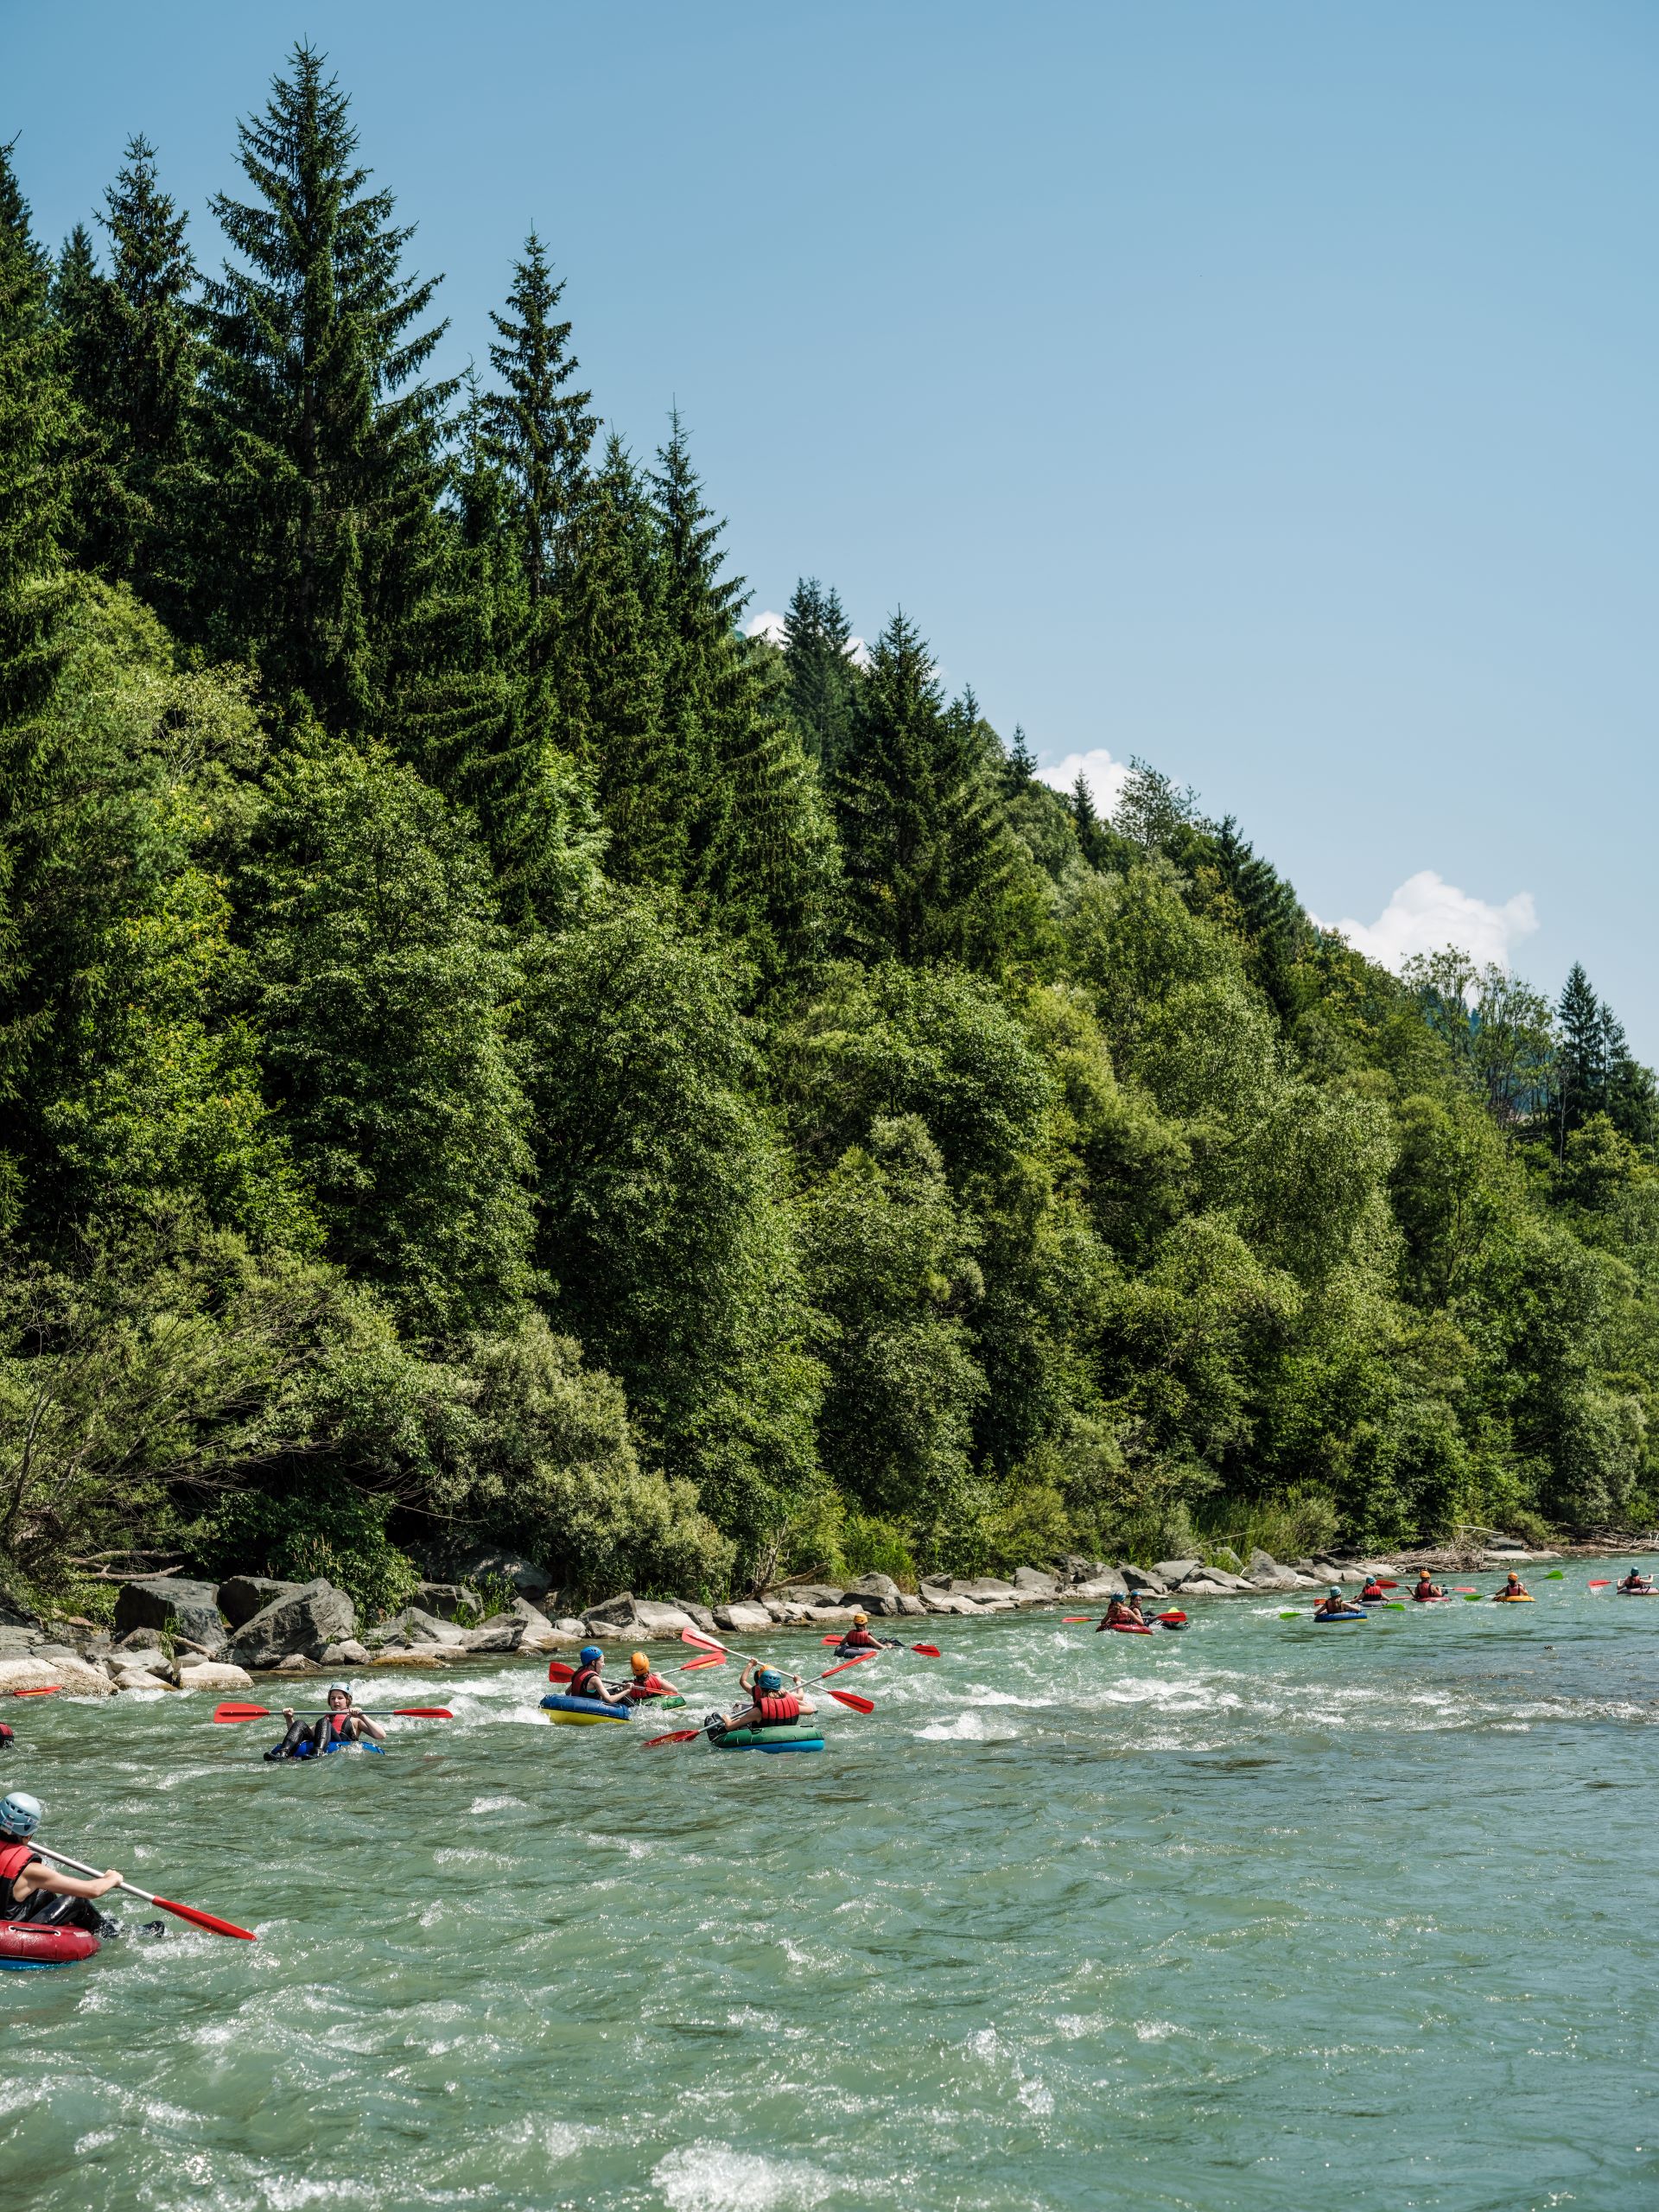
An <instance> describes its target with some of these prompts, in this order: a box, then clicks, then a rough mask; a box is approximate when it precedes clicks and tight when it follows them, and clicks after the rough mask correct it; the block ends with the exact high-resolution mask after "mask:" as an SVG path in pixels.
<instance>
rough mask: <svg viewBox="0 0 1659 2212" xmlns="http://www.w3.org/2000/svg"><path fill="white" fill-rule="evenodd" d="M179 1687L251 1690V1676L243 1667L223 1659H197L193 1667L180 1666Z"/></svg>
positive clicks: (186, 1688) (188, 1688)
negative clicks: (235, 1665)
mask: <svg viewBox="0 0 1659 2212" xmlns="http://www.w3.org/2000/svg"><path fill="white" fill-rule="evenodd" d="M179 1688H181V1690H217V1691H223V1690H251V1688H253V1676H252V1675H250V1674H249V1673H248V1672H247V1671H246V1669H244V1668H241V1667H232V1665H231V1664H230V1663H229V1662H228V1661H226V1660H223V1659H202V1660H199V1661H198V1662H197V1663H196V1664H195V1665H194V1667H181V1668H180V1669H179Z"/></svg>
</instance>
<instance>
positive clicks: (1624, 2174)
mask: <svg viewBox="0 0 1659 2212" xmlns="http://www.w3.org/2000/svg"><path fill="white" fill-rule="evenodd" d="M1585 1579H1586V1578H1585V1575H1584V1574H1583V1573H1581V1572H1580V1570H1579V1569H1578V1568H1576V1567H1575V1568H1574V1570H1573V1575H1572V1579H1571V1580H1568V1581H1567V1582H1564V1583H1560V1584H1554V1585H1543V1586H1541V1588H1540V1602H1539V1603H1538V1604H1537V1605H1535V1606H1533V1607H1530V1608H1526V1609H1524V1611H1523V1617H1522V1618H1516V1613H1515V1612H1511V1611H1507V1610H1506V1609H1503V1608H1497V1609H1491V1608H1483V1607H1477V1606H1467V1607H1462V1606H1459V1607H1456V1608H1452V1607H1447V1608H1446V1609H1444V1610H1443V1611H1442V1610H1438V1609H1437V1610H1435V1611H1432V1612H1423V1613H1416V1612H1414V1613H1408V1614H1389V1615H1381V1616H1378V1617H1377V1618H1376V1619H1374V1620H1373V1621H1372V1622H1371V1623H1370V1624H1369V1625H1368V1627H1367V1629H1366V1631H1365V1634H1364V1636H1363V1637H1361V1636H1360V1635H1359V1633H1358V1631H1357V1630H1351V1631H1348V1632H1346V1633H1344V1635H1342V1636H1340V1637H1337V1636H1332V1635H1329V1634H1325V1635H1321V1634H1320V1632H1319V1631H1318V1630H1313V1628H1312V1627H1311V1626H1310V1625H1309V1624H1307V1623H1306V1621H1303V1620H1297V1621H1294V1622H1281V1621H1280V1620H1279V1619H1278V1618H1277V1612H1278V1608H1277V1607H1276V1606H1275V1607H1271V1608H1268V1607H1260V1606H1256V1605H1251V1604H1249V1603H1243V1604H1240V1605H1234V1606H1224V1605H1217V1606H1215V1607H1213V1608H1211V1609H1209V1610H1207V1611H1202V1612H1199V1611H1197V1610H1196V1609H1195V1617H1194V1622H1193V1625H1192V1629H1191V1630H1189V1631H1188V1632H1187V1633H1186V1634H1185V1636H1184V1637H1160V1638H1155V1639H1151V1638H1149V1639H1141V1638H1138V1637H1136V1638H1128V1637H1095V1636H1093V1635H1092V1633H1091V1632H1090V1630H1089V1629H1087V1628H1078V1629H1072V1630H1065V1629H1062V1628H1060V1627H1059V1626H1058V1624H1056V1622H1055V1620H1054V1618H1053V1616H1052V1615H1046V1616H1039V1617H1035V1618H1025V1619H1007V1620H996V1621H985V1622H970V1623H961V1622H956V1621H952V1622H949V1623H946V1624H942V1625H941V1626H940V1627H939V1629H938V1630H937V1631H936V1632H935V1635H936V1640H937V1641H938V1642H940V1643H942V1644H944V1647H945V1656H944V1658H943V1659H941V1660H938V1661H935V1662H928V1661H924V1660H921V1659H918V1658H916V1657H913V1656H911V1655H909V1654H907V1653H906V1654H891V1655H888V1656H884V1657H883V1658H882V1659H880V1660H878V1661H875V1662H872V1663H870V1664H868V1665H867V1666H866V1667H864V1668H862V1669H861V1670H860V1673H859V1677H858V1682H859V1688H860V1689H861V1691H862V1692H863V1693H865V1694H869V1695H871V1696H873V1697H874V1699H875V1701H876V1707H877V1710H876V1713H875V1715H874V1718H871V1719H861V1718H859V1717H856V1716H855V1715H854V1714H852V1713H848V1712H846V1711H845V1710H843V1709H842V1708H840V1707H830V1708H829V1715H828V1719H827V1726H826V1734H827V1736H828V1738H829V1749H828V1750H827V1751H826V1752H825V1753H823V1755H822V1756H821V1757H820V1756H812V1757H807V1758H783V1759H767V1758H753V1757H738V1756H732V1755H723V1754H715V1753H713V1752H710V1751H709V1750H708V1749H707V1747H706V1746H705V1745H702V1744H697V1745H690V1746H680V1747H669V1748H666V1749H664V1750H661V1751H643V1750H642V1749H641V1745H640V1738H641V1736H642V1735H643V1733H644V1731H643V1730H640V1729H639V1728H637V1727H636V1728H631V1729H630V1730H629V1731H628V1732H626V1734H625V1733H624V1732H623V1731H621V1730H620V1729H619V1730H616V1731H601V1730H591V1731H590V1730H575V1729H572V1730H564V1729H551V1728H549V1727H548V1726H546V1724H545V1722H544V1720H543V1718H542V1716H541V1715H540V1714H539V1713H538V1712H537V1709H536V1700H537V1698H538V1697H539V1695H540V1694H541V1690H542V1688H543V1687H544V1685H543V1682H542V1681H541V1679H540V1676H541V1669H539V1667H532V1666H531V1664H530V1663H529V1662H521V1663H518V1664H508V1665H505V1666H501V1667H498V1668H495V1669H493V1670H490V1669H485V1668H484V1667H482V1666H480V1668H479V1669H477V1670H476V1671H475V1672H473V1673H467V1674H461V1673H449V1674H446V1675H442V1676H439V1675H434V1676H431V1677H428V1678H420V1677H415V1678H401V1677H400V1679H399V1681H398V1682H397V1696H398V1697H399V1699H400V1700H403V1701H405V1702H409V1703H423V1702H428V1701H432V1702H437V1701H442V1702H444V1703H446V1704H448V1705H450V1706H451V1707H453V1708H454V1712H455V1714H456V1718H455V1719H454V1722H453V1723H451V1724H448V1725H447V1726H446V1725H434V1726H420V1725H418V1724H409V1725H407V1726H404V1725H403V1724H394V1726H395V1727H396V1728H397V1733H396V1735H395V1738H394V1742H393V1748H392V1750H391V1752H390V1753H389V1754H388V1756H387V1757H386V1758H383V1759H371V1758H353V1759H342V1760H339V1761H331V1762H328V1763H327V1764H323V1765H321V1766H318V1767H315V1768H312V1767H301V1768H297V1769H277V1768H267V1767H265V1766H264V1765H263V1764H261V1763H260V1761H259V1758H258V1752H259V1751H261V1750H262V1749H263V1748H264V1744H265V1743H266V1742H267V1741H269V1740H270V1738H269V1734H268V1733H266V1732H263V1731H262V1726H260V1725H256V1726H255V1727H254V1728H252V1729H251V1730H247V1729H230V1728H226V1729H219V1728H214V1727H213V1726H211V1724H210V1723H209V1722H208V1719H207V1714H208V1712H209V1710H210V1708H209V1707H208V1704H207V1701H206V1700H186V1699H182V1698H159V1697H158V1698H155V1699H143V1700H122V1701H120V1702H119V1703H118V1704H117V1705H114V1706H103V1707H91V1706H76V1705H73V1704H71V1703H67V1702H54V1704H53V1706H52V1707H50V1708H49V1709H47V1710H41V1709H39V1708H38V1707H35V1706H33V1705H31V1706H30V1707H27V1708H20V1711H21V1712H22V1722H21V1725H22V1732H23V1737H24V1742H23V1745H22V1748H21V1749H20V1750H19V1751H17V1752H16V1753H15V1754H14V1755H13V1757H12V1758H11V1759H10V1761H9V1762H8V1766H7V1779H8V1781H9V1782H10V1784H11V1786H14V1787H16V1786H24V1787H28V1788H30V1789H34V1790H35V1792H36V1793H37V1794H38V1795H39V1796H41V1797H43V1798H45V1799H46V1800H47V1801H48V1806H49V1808H50V1815H51V1833H53V1834H55V1835H56V1836H58V1837H60V1838H62V1839H64V1840H66V1842H67V1843H69V1847H71V1848H73V1847H74V1845H73V1842H69V1840H70V1839H74V1840H78V1841H79V1842H80V1843H83V1844H85V1846H86V1852H85V1853H83V1854H82V1855H91V1856H93V1857H97V1858H99V1859H106V1860H111V1861H113V1862H115V1863H118V1864H120V1865H121V1866H124V1869H125V1870H126V1871H127V1872H130V1873H131V1874H132V1875H133V1876H134V1878H136V1879H137V1880H138V1881H139V1882H141V1883H142V1884H143V1885H144V1886H145V1887H147V1888H148V1887H151V1886H154V1887H156V1888H159V1889H161V1890H162V1891H164V1892H165V1893H167V1894H168V1895H175V1894H181V1895H182V1896H183V1897H185V1898H187V1899H188V1900H189V1901H191V1902H194V1903H200V1904H203V1905H205V1906H206V1907H207V1908H208V1909H209V1910H218V1911H221V1912H223V1913H225V1914H226V1915H228V1916H230V1917H232V1918H233V1919H236V1920H238V1921H241V1922H243V1923H246V1924H248V1925H251V1926H256V1927H257V1929H258V1930H259V1935H260V1939H261V1940H260V1942H259V1943H258V1944H257V1946H247V1945H243V1944H236V1943H230V1942H223V1941H221V1940H219V1939H216V1938H214V1937H212V1936H207V1935H203V1934H200V1933H197V1932H194V1931H191V1930H188V1929H184V1928H182V1927H181V1926H180V1925H179V1924H178V1923H173V1924H172V1925H173V1929H174V1931H175V1932H172V1933H169V1935H168V1937H167V1938H166V1940H165V1941H164V1942H147V1941H145V1940H143V1939H142V1938H138V1937H137V1936H133V1937H131V1938H130V1939H129V1940H128V1941H126V1942H123V1943H122V1944H120V1945H112V1946H108V1947H106V1948H105V1951H104V1952H103V1953H102V1954H101V1955H100V1956H99V1958H98V1959H97V1960H96V1961H93V1962H92V1964H91V1965H90V1966H88V1967H85V1968H82V1969H79V1970H76V1971H71V1972H67V1973H65V1974H35V1975H22V1974H10V1975H7V1976H6V1977H5V1978H4V1980H3V1981H0V1990H3V1993H4V1995H5V1998H6V2001H7V2006H8V2016H9V2025H10V2064H9V2066H8V2069H7V2071H6V2076H5V2079H4V2082H3V2083H0V2202H3V2203H11V2202H15V2203H17V2204H19V2205H20V2206H21V2205H23V2204H27V2205H28V2206H29V2207H30V2208H31V2212H70V2208H73V2212H83V2208H86V2209H87V2212H116V2208H127V2207H133V2208H151V2207H154V2208H156V2212H186V2208H191V2212H194V2208H198V2207H199V2208H204V2212H206V2208H213V2212H221V2208H240V2207H244V2206H245V2207H248V2208H250V2212H280V2208H287V2207H294V2208H301V2207H306V2206H309V2205H313V2204H317V2205H339V2206H358V2205H361V2206H365V2207H369V2208H372V2209H373V2212H394V2208H401V2207H404V2206H409V2207H416V2206H426V2205H453V2206H480V2207H486V2208H488V2207H498V2208H505V2212H538V2209H539V2208H543V2207H547V2208H553V2207H564V2206H571V2207H576V2206H581V2207H584V2208H585V2207H590V2206H595V2205H601V2206H605V2207H617V2208H623V2212H626V2208H633V2207H639V2208H652V2212H664V2208H667V2212H728V2208H729V2212H791V2208H794V2207H812V2208H816V2207H820V2206H822V2207H827V2208H830V2212H835V2208H837V2207H849V2208H850V2207H855V2206H856V2207H870V2208H878V2207H879V2208H881V2212H887V2208H890V2207H893V2206H895V2205H900V2204H902V2205H903V2206H905V2207H906V2208H913V2212H934V2209H935V2208H938V2212H944V2208H969V2207H971V2208H975V2212H1003V2208H1007V2212H1014V2208H1027V2207H1033V2206H1036V2207H1051V2206H1053V2207H1065V2208H1071V2207H1078V2208H1082V2207H1085V2206H1087V2207H1090V2208H1092V2207H1095V2206H1097V2205H1098V2204H1100V2203H1101V2202H1103V2201H1104V2200H1105V2199H1107V2198H1109V2197H1115V2196H1134V2197H1135V2198H1136V2199H1137V2200H1138V2201H1139V2202H1141V2204H1142V2205H1146V2206H1151V2207H1170V2208H1183V2212H1236V2208H1247V2209H1249V2212H1253V2208H1257V2207H1260V2208H1263V2212H1266V2208H1269V2207H1271V2208H1274V2212H1282V2208H1284V2207H1287V2206H1288V2205H1291V2204H1293V2203H1295V2202H1299V2201H1300V2199H1301V2197H1303V2196H1306V2195H1310V2194H1311V2195H1319V2196H1329V2195H1330V2193H1331V2191H1332V2188H1333V2187H1336V2188H1339V2189H1340V2190H1341V2193H1342V2196H1343V2199H1344V2202H1345V2203H1346V2204H1349V2205H1352V2206H1371V2205H1376V2206H1382V2205H1383V2204H1388V2205H1389V2206H1395V2205H1399V2206H1405V2207H1412V2206H1427V2207H1444V2208H1455V2212H1484V2208H1487V2207H1491V2208H1493V2209H1494V2212H1499V2208H1501V2212H1516V2208H1527V2207H1533V2206H1544V2205H1552V2204H1560V2205H1566V2204H1580V2205H1583V2206H1586V2207H1594V2208H1596V2212H1606V2208H1610V2207H1611V2208H1623V2207H1625V2206H1630V2207H1637V2206H1642V2207H1650V2206H1651V2205H1652V2204H1653V2203H1654V2202H1656V2201H1659V2157H1656V2155H1655V2153H1654V2152H1653V2151H1652V2150H1651V2148H1650V2147H1649V2133H1654V2134H1656V2136H1659V2115H1656V2114H1654V2113H1652V2110H1651V2102H1650V2101H1651V2098H1652V2095H1653V2091H1652V2088H1651V2086H1650V2084H1651V2083H1652V2082H1653V2080H1654V2078H1655V2076H1654V2068H1653V2061H1654V2058H1655V2056H1656V2050H1655V2044H1656V2030H1659V1999H1655V1997H1654V1996H1653V1995H1652V1994H1651V1993H1650V1988H1649V1983H1648V1981H1647V1980H1646V1979H1645V1978H1644V1961H1643V1958H1642V1956H1641V1955H1640V1952H1639V1951H1638V1950H1637V1948H1636V1945H1635V1942H1634V1941H1633V1938H1634V1936H1635V1931H1636V1928H1637V1924H1638V1916H1642V1917H1645V1915H1644V1913H1643V1908H1644V1906H1645V1904H1646V1901H1647V1897H1648V1895H1649V1890H1650V1887H1651V1884H1652V1879H1653V1876H1654V1873H1655V1872H1656V1859H1659V1844H1656V1841H1655V1838H1656V1836H1659V1820H1656V1817H1655V1816H1656V1813H1659V1785H1656V1783H1655V1781H1654V1779H1653V1777H1652V1774H1651V1766H1652V1762H1651V1760H1650V1758H1649V1745H1650V1742H1651V1740H1652V1739H1650V1738H1649V1737H1648V1736H1647V1735H1646V1733H1645V1731H1646V1730H1647V1729H1648V1728H1649V1726H1650V1724H1651V1723H1652V1721H1653V1719H1654V1718H1655V1716H1656V1713H1659V1702H1656V1700H1659V1605H1656V1606H1655V1607H1653V1608H1652V1609H1651V1613H1650V1614H1649V1611H1648V1609H1644V1608H1639V1607H1635V1606H1625V1607H1620V1606H1618V1605H1616V1604H1615V1603H1614V1602H1613V1601H1611V1600H1610V1599H1592V1598H1590V1597H1589V1596H1588V1595H1587V1593H1586V1590H1585V1587H1584V1583H1585ZM1517 1610H1522V1609H1517ZM772 1648H774V1649H777V1650H778V1651H779V1654H781V1655H785V1656H789V1657H791V1659H792V1661H793V1663H795V1664H797V1665H799V1666H801V1667H802V1669H803V1670H804V1671H805V1670H806V1668H807V1665H808V1662H809V1660H810V1662H811V1664H812V1665H813V1666H814V1667H816V1666H817V1664H819V1663H821V1662H820V1660H819V1656H818V1652H817V1647H816V1645H811V1646H809V1644H808V1643H807V1642H806V1640H805V1639H804V1638H802V1637H792V1638H785V1637H779V1638H776V1639H774V1641H773V1645H772ZM720 1694H721V1692H720V1691H719V1690H718V1689H717V1688H714V1687H712V1686H710V1685H709V1684H708V1682H707V1681H706V1678H705V1679H704V1680H703V1681H700V1682H699V1683H698V1684H697V1687H696V1689H695V1690H694V1692H693V1699H694V1704H693V1708H692V1711H693V1713H694V1714H695V1713H698V1712H701V1711H702V1710H704V1709H706V1706H705V1697H706V1701H707V1703H708V1704H712V1703H713V1702H714V1701H715V1698H716V1697H717V1696H719V1695H720ZM677 1717H678V1716H677ZM128 1917H129V1919H130V1921H134V1922H136V1920H137V1918H138V1917H139V1913H138V1910H137V1908H133V1909H132V1910H130V1913H129V1914H128Z"/></svg>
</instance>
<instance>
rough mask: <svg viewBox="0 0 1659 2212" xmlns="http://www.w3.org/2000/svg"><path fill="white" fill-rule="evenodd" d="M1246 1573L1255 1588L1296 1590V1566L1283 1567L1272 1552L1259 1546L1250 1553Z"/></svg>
mask: <svg viewBox="0 0 1659 2212" xmlns="http://www.w3.org/2000/svg"><path fill="white" fill-rule="evenodd" d="M1244 1573H1245V1578H1246V1580H1248V1581H1249V1585H1250V1587H1251V1588H1252V1589H1253V1590H1294V1589H1295V1587H1296V1570H1295V1568H1294V1567H1281V1565H1280V1564H1279V1562H1278V1560H1276V1559H1274V1556H1273V1554H1272V1553H1271V1552H1264V1551H1262V1550H1260V1549H1259V1548H1258V1549H1257V1550H1255V1551H1253V1552H1252V1553H1251V1554H1250V1557H1249V1565H1248V1566H1247V1567H1246V1568H1245V1570H1244Z"/></svg>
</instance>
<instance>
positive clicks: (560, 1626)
mask: <svg viewBox="0 0 1659 2212" xmlns="http://www.w3.org/2000/svg"><path fill="white" fill-rule="evenodd" d="M553 1625H554V1627H555V1628H556V1630H558V1632H559V1634H560V1635H561V1636H585V1635H586V1634H587V1632H588V1624H587V1623H586V1621H579V1620H578V1619H577V1618H576V1617H575V1614H574V1613H561V1614H560V1616H559V1618H557V1620H556V1621H555V1622H554V1624H553Z"/></svg>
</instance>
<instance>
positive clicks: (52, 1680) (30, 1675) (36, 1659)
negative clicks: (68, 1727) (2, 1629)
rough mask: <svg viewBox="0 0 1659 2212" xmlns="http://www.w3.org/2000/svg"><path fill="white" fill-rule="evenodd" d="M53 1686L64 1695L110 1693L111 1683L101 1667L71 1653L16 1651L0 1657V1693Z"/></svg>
mask: <svg viewBox="0 0 1659 2212" xmlns="http://www.w3.org/2000/svg"><path fill="white" fill-rule="evenodd" d="M46 1689H54V1690H60V1691H62V1692H63V1694H64V1695H65V1696H66V1697H113V1696H114V1695H115V1685H114V1684H113V1683H112V1682H111V1680H110V1678H109V1676H108V1675H106V1674H105V1671H104V1669H103V1668H102V1667H99V1666H95V1665H93V1663H92V1661H91V1660H89V1659H77V1658H76V1657H75V1656H74V1655H73V1653H69V1654H67V1655H60V1656H58V1657H56V1658H54V1657H51V1656H48V1654H46V1653H44V1652H39V1651H29V1652H17V1653H15V1654H14V1655H12V1656H10V1657H8V1658H0V1697H4V1696H6V1695H8V1694H10V1693H12V1692H14V1691H16V1690H46Z"/></svg>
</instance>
